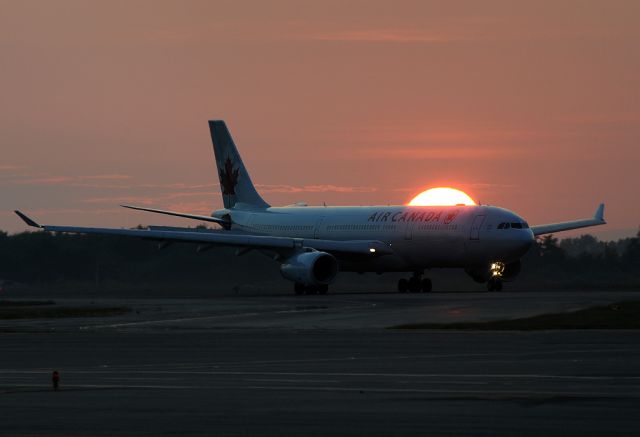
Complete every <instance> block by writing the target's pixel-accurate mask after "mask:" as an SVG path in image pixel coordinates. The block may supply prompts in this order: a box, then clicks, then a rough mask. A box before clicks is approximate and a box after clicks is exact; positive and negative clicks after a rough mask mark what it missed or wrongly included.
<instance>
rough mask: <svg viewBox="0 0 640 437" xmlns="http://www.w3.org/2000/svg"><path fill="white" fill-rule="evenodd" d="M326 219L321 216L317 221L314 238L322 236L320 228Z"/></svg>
mask: <svg viewBox="0 0 640 437" xmlns="http://www.w3.org/2000/svg"><path fill="white" fill-rule="evenodd" d="M324 219H325V217H320V218H319V219H318V220H317V221H316V225H315V227H314V228H313V238H314V239H316V240H317V239H318V238H320V228H321V227H322V223H324Z"/></svg>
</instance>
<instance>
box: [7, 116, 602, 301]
mask: <svg viewBox="0 0 640 437" xmlns="http://www.w3.org/2000/svg"><path fill="white" fill-rule="evenodd" d="M209 129H210V131H211V139H212V141H213V150H214V153H215V160H216V166H217V172H218V178H219V180H220V188H221V191H222V200H223V203H224V208H223V209H220V210H217V211H214V212H213V213H212V214H211V216H205V215H196V214H187V213H182V212H175V211H166V210H161V209H154V208H146V207H140V206H131V205H122V206H123V207H125V208H130V209H135V210H142V211H147V212H152V213H158V214H166V215H170V216H177V217H183V218H187V219H193V220H199V221H205V222H213V223H215V224H216V225H219V226H220V229H211V230H208V231H196V230H195V229H193V228H170V227H157V226H150V227H148V228H147V229H113V228H88V227H76V226H52V225H40V224H38V223H37V222H35V221H34V220H32V219H31V218H29V217H27V216H26V215H25V214H23V213H21V212H20V211H15V212H16V214H18V215H19V216H20V217H21V218H22V219H23V220H24V221H25V222H26V223H27V224H28V225H29V226H33V227H37V228H41V229H43V230H45V231H49V232H70V233H79V234H104V235H124V236H130V237H138V238H144V239H148V240H155V241H158V242H159V247H161V248H162V247H164V246H166V245H167V244H168V243H171V242H185V243H194V244H197V248H198V251H201V250H206V249H209V248H211V247H215V246H232V247H236V248H237V252H236V253H237V254H238V255H240V254H243V253H246V252H248V251H251V250H256V251H259V252H261V253H264V254H266V255H268V256H270V257H272V258H273V259H274V260H275V261H277V262H278V263H279V264H280V272H281V274H282V276H283V277H284V278H286V279H288V280H289V281H292V282H293V283H294V291H295V293H296V294H316V293H320V294H325V293H327V291H328V289H329V285H331V284H332V283H333V282H334V281H335V280H336V277H337V275H338V273H339V272H341V271H342V272H360V273H365V272H375V273H384V272H406V273H407V274H408V275H407V276H408V277H407V278H403V279H400V280H399V281H398V291H399V292H402V293H406V292H413V293H416V292H429V291H431V289H432V284H431V280H430V279H429V278H428V277H425V274H424V273H425V271H428V270H429V269H434V268H458V269H463V270H464V271H465V272H466V273H467V274H468V275H469V276H471V278H472V279H473V280H475V281H476V282H479V283H486V285H487V289H488V290H489V291H499V290H501V289H502V285H503V282H505V281H509V280H513V279H514V278H515V277H516V275H517V274H518V272H519V270H520V258H521V257H522V256H523V255H524V254H525V253H526V252H527V251H528V250H529V248H530V247H531V245H532V244H533V242H534V239H535V237H536V236H538V235H543V234H550V233H555V232H560V231H567V230H570V229H577V228H583V227H588V226H597V225H602V224H605V223H606V222H605V220H604V204H600V206H598V208H597V210H596V212H595V215H594V216H593V217H592V218H587V219H582V220H576V221H569V222H562V223H554V224H546V225H539V226H529V225H528V224H527V222H526V221H525V220H524V219H523V218H522V217H520V216H518V215H517V214H515V213H513V212H511V211H509V210H507V209H504V208H499V207H495V206H488V205H475V204H456V205H442V206H411V205H399V206H338V207H329V206H321V207H311V206H306V205H305V204H296V205H292V206H286V207H272V206H271V205H269V204H268V203H267V202H265V201H264V199H263V198H262V197H261V196H260V194H259V193H258V192H257V190H256V188H255V186H254V185H253V183H252V182H251V177H250V176H249V172H248V171H247V169H246V168H245V166H244V164H243V163H242V159H241V158H240V154H239V153H238V149H237V148H236V146H235V144H234V142H233V140H232V138H231V135H230V134H229V130H228V129H227V126H226V124H225V123H224V121H221V120H212V121H209Z"/></svg>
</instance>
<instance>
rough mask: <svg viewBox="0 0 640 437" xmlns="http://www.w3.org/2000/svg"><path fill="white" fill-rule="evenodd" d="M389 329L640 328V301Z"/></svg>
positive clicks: (516, 329) (415, 324)
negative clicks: (523, 315) (568, 310)
mask: <svg viewBox="0 0 640 437" xmlns="http://www.w3.org/2000/svg"><path fill="white" fill-rule="evenodd" d="M390 329H451V330H474V331H536V330H548V329H640V302H635V301H631V302H618V303H614V304H609V305H602V306H595V307H591V308H585V309H582V310H578V311H573V312H569V313H558V314H542V315H539V316H533V317H525V318H521V319H512V320H494V321H488V322H455V323H411V324H406V325H398V326H392V327H391V328H390Z"/></svg>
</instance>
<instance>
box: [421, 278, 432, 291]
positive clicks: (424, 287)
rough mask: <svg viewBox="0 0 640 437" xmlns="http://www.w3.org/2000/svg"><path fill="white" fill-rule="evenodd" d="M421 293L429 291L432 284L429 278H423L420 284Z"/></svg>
mask: <svg viewBox="0 0 640 437" xmlns="http://www.w3.org/2000/svg"><path fill="white" fill-rule="evenodd" d="M420 286H421V288H422V292H423V293H429V292H430V291H431V288H432V287H433V285H432V284H431V279H429V278H424V279H423V280H422V283H421V284H420Z"/></svg>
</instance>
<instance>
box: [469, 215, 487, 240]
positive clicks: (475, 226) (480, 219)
mask: <svg viewBox="0 0 640 437" xmlns="http://www.w3.org/2000/svg"><path fill="white" fill-rule="evenodd" d="M482 223H484V215H477V216H475V218H474V219H473V222H472V223H471V234H470V235H469V239H470V240H479V239H480V228H481V227H482Z"/></svg>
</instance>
